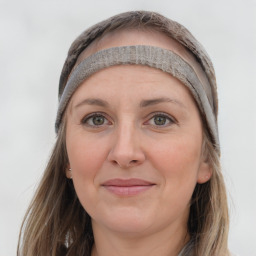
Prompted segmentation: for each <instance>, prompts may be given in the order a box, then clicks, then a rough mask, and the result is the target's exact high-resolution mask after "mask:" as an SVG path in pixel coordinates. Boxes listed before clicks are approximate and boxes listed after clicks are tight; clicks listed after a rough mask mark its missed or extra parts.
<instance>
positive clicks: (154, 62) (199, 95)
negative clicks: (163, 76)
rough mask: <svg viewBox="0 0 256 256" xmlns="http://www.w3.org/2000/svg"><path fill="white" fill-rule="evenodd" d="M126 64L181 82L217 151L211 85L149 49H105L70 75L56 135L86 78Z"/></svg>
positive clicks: (181, 62)
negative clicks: (63, 117) (196, 108)
mask: <svg viewBox="0 0 256 256" xmlns="http://www.w3.org/2000/svg"><path fill="white" fill-rule="evenodd" d="M127 64H139V65H146V66H149V67H153V68H157V69H160V70H162V71H164V72H167V73H169V74H171V75H172V76H173V77H176V78H177V79H178V80H180V81H181V82H182V83H183V84H184V85H185V86H186V87H187V88H188V89H189V90H190V92H191V93H192V95H193V97H194V99H195V101H196V102H197V104H198V107H199V110H200V112H201V114H202V115H203V117H204V118H205V121H206V122H207V126H208V130H209V133H210V135H211V137H212V139H213V144H214V145H215V147H216V148H217V149H218V150H219V137H218V128H217V122H216V119H215V116H214V111H213V105H212V102H210V101H209V99H212V95H210V96H209V95H208V97H207V95H206V90H205V89H204V88H209V86H210V85H209V84H206V85H202V83H201V81H200V80H199V78H198V77H197V75H196V73H195V71H194V69H193V68H192V67H191V66H190V65H189V64H188V63H187V62H186V61H184V60H183V59H182V58H181V57H180V56H179V55H177V54H175V53H173V52H172V51H170V50H166V49H162V48H159V47H155V46H148V45H134V46H121V47H114V48H109V49H104V50H101V51H99V52H96V53H95V54H93V55H91V56H89V57H87V58H86V59H84V60H83V61H82V62H81V63H80V64H79V65H78V66H77V67H76V68H75V69H74V70H73V72H72V73H71V75H70V77H69V79H68V81H67V84H66V86H65V89H64V91H63V93H62V95H61V96H60V99H59V107H58V112H57V118H56V122H55V130H56V133H57V132H58V129H59V126H60V123H61V119H62V115H63V113H64V111H65V108H66V107H67V104H68V102H69V100H70V98H71V96H72V95H73V93H74V92H75V90H76V89H77V88H78V87H79V85H80V84H81V83H82V82H83V81H84V80H85V79H86V78H88V77H89V76H90V75H92V74H94V73H96V72H97V71H100V70H102V69H104V68H107V67H111V66H115V65H127Z"/></svg>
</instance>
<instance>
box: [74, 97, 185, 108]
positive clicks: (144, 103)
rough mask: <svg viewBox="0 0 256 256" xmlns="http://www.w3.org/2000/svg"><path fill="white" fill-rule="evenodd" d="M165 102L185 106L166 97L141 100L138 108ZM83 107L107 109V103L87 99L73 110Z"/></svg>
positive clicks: (96, 99)
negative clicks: (90, 106)
mask: <svg viewBox="0 0 256 256" xmlns="http://www.w3.org/2000/svg"><path fill="white" fill-rule="evenodd" d="M165 102H170V103H174V104H177V105H179V106H181V107H183V108H185V105H184V104H182V103H181V102H180V101H178V100H176V99H171V98H167V97H161V98H155V99H148V100H142V101H141V102H140V107H141V108H145V107H149V106H153V105H157V104H160V103H165ZM83 105H94V106H100V107H109V103H108V102H107V101H105V100H102V99H99V98H88V99H84V100H83V101H81V102H80V103H78V104H77V105H76V106H75V108H79V107H81V106H83Z"/></svg>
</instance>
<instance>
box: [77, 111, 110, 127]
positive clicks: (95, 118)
mask: <svg viewBox="0 0 256 256" xmlns="http://www.w3.org/2000/svg"><path fill="white" fill-rule="evenodd" d="M81 123H82V124H83V125H87V126H91V127H96V128H97V127H102V126H104V125H109V124H111V122H110V121H109V120H108V119H107V118H106V117H105V116H104V115H103V114H101V113H93V114H90V115H89V116H86V117H84V118H83V119H82V121H81Z"/></svg>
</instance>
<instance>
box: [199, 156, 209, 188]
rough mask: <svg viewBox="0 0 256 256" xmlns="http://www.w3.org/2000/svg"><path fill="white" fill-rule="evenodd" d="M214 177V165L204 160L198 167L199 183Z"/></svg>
mask: <svg viewBox="0 0 256 256" xmlns="http://www.w3.org/2000/svg"><path fill="white" fill-rule="evenodd" d="M211 177H212V167H211V166H210V164H209V163H208V161H207V160H202V161H201V163H200V166H199V169H198V174H197V183H199V184H203V183H205V182H207V181H208V180H210V178H211Z"/></svg>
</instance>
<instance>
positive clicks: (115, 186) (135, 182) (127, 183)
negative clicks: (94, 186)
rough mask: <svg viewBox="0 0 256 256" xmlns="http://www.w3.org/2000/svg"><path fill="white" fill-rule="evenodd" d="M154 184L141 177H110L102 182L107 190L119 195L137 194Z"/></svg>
mask: <svg viewBox="0 0 256 256" xmlns="http://www.w3.org/2000/svg"><path fill="white" fill-rule="evenodd" d="M155 185H156V184H155V183H152V182H150V181H146V180H141V179H111V180H108V181H105V182H104V183H103V184H102V186H103V187H104V188H105V189H107V190H108V191H109V192H111V193H113V194H116V195H119V196H134V195H138V194H140V193H142V192H145V191H147V190H149V189H151V188H152V187H154V186H155Z"/></svg>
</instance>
